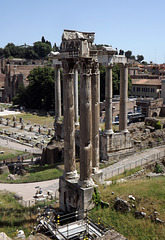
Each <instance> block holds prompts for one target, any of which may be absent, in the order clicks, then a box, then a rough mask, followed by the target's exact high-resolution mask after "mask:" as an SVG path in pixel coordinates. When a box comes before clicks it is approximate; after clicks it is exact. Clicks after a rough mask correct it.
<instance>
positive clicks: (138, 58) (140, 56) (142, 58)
mask: <svg viewBox="0 0 165 240" xmlns="http://www.w3.org/2000/svg"><path fill="white" fill-rule="evenodd" d="M136 58H137V61H138V62H141V61H143V60H144V57H143V55H137V57H136Z"/></svg>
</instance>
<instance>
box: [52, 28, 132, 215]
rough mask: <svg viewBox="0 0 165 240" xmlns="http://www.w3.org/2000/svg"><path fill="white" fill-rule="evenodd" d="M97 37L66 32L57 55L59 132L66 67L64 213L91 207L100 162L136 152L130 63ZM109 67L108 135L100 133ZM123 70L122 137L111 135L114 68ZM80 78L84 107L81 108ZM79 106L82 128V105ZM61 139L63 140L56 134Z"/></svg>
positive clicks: (56, 115) (62, 187)
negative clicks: (129, 107)
mask: <svg viewBox="0 0 165 240" xmlns="http://www.w3.org/2000/svg"><path fill="white" fill-rule="evenodd" d="M94 38H95V33H88V32H79V31H71V30H64V32H63V35H62V43H61V47H60V52H58V53H53V62H54V67H55V96H56V97H55V129H56V131H57V132H58V129H57V128H58V122H59V120H60V119H61V117H62V114H61V112H62V111H61V79H60V68H63V117H64V120H63V137H64V166H65V169H64V174H63V176H62V177H61V178H60V187H59V191H60V208H61V209H62V210H63V211H64V212H72V211H76V210H83V211H84V210H86V209H90V208H91V207H92V202H91V199H92V194H93V189H94V186H95V183H94V181H93V179H96V178H97V177H96V176H99V178H101V172H100V171H99V161H100V158H101V159H108V158H109V159H110V154H111V153H112V155H113V154H114V153H116V152H118V151H122V150H124V151H125V150H128V151H129V150H130V149H132V141H131V139H130V135H129V132H128V130H127V99H128V64H127V58H126V57H125V56H124V55H117V52H116V50H114V49H113V48H112V47H103V48H102V49H101V50H97V49H96V46H95V45H94ZM100 64H102V65H104V66H105V67H106V84H105V131H104V132H102V133H100V132H99V121H100V72H99V65H100ZM114 64H118V65H119V67H120V114H119V133H114V132H113V130H112V111H113V109H112V96H113V93H112V67H113V65H114ZM78 74H79V77H80V103H79V104H78ZM79 105H80V125H79V121H78V118H79V115H78V112H79V111H78V106H79ZM77 127H78V128H77ZM76 129H78V131H79V146H80V174H78V173H77V170H76V161H75V130H76ZM56 137H57V140H58V136H57V134H56Z"/></svg>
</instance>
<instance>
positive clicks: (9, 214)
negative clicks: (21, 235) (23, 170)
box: [0, 191, 27, 237]
mask: <svg viewBox="0 0 165 240" xmlns="http://www.w3.org/2000/svg"><path fill="white" fill-rule="evenodd" d="M0 202H1V203H0V206H1V207H0V232H5V233H6V234H7V235H8V236H10V237H13V236H14V235H13V233H14V231H16V230H17V229H22V228H24V224H25V223H26V222H27V219H26V215H25V208H24V207H23V206H22V205H20V204H19V203H18V202H17V201H16V200H15V199H14V194H13V193H9V192H5V191H1V192H0Z"/></svg>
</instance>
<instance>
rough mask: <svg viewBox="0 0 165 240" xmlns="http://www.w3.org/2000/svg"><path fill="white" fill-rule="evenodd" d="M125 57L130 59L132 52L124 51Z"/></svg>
mask: <svg viewBox="0 0 165 240" xmlns="http://www.w3.org/2000/svg"><path fill="white" fill-rule="evenodd" d="M125 56H126V57H127V58H129V59H130V58H131V56H132V52H131V51H130V50H128V51H126V52H125Z"/></svg>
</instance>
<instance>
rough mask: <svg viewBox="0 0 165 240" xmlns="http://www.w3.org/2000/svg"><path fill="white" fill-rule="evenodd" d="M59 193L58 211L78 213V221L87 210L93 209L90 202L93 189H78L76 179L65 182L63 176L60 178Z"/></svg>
mask: <svg viewBox="0 0 165 240" xmlns="http://www.w3.org/2000/svg"><path fill="white" fill-rule="evenodd" d="M59 192H60V209H61V210H62V211H64V212H74V211H80V212H81V213H80V215H79V219H81V218H83V217H84V213H85V211H86V210H87V209H88V210H90V209H92V208H93V207H94V203H93V201H92V196H93V192H94V187H88V188H82V187H80V186H79V185H78V179H77V178H75V179H70V180H66V179H65V178H64V177H63V176H62V177H60V179H59Z"/></svg>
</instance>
